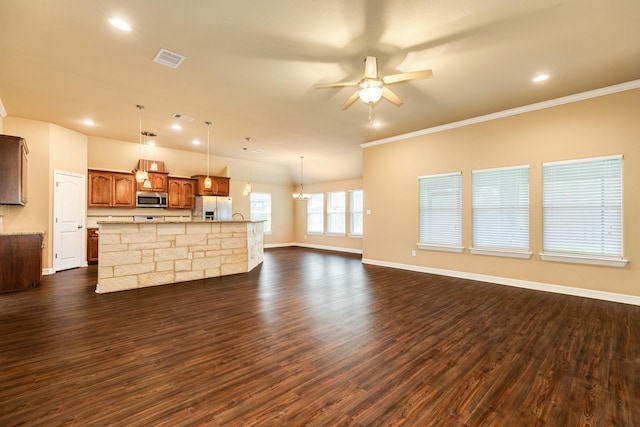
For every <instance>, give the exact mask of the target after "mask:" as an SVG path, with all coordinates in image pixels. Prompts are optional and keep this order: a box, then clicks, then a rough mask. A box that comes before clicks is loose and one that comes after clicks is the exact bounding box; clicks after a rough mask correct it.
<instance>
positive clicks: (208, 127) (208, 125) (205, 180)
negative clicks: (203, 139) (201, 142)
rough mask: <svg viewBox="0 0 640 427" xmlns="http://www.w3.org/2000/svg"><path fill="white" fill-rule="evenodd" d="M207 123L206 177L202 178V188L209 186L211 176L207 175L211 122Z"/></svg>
mask: <svg viewBox="0 0 640 427" xmlns="http://www.w3.org/2000/svg"><path fill="white" fill-rule="evenodd" d="M205 123H206V124H207V177H206V178H205V179H204V188H211V177H210V176H209V150H210V148H209V147H210V146H211V124H212V123H211V122H205Z"/></svg>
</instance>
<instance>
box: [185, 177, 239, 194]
mask: <svg viewBox="0 0 640 427" xmlns="http://www.w3.org/2000/svg"><path fill="white" fill-rule="evenodd" d="M191 178H193V179H196V180H197V182H196V195H197V196H228V195H229V180H230V178H226V177H222V176H210V177H209V178H211V188H205V186H204V180H205V179H206V178H207V176H206V175H194V176H192V177H191Z"/></svg>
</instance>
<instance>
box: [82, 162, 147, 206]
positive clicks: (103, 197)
mask: <svg viewBox="0 0 640 427" xmlns="http://www.w3.org/2000/svg"><path fill="white" fill-rule="evenodd" d="M88 191H89V195H88V198H87V200H88V203H87V205H88V206H89V207H90V208H133V207H135V205H136V204H135V195H136V179H135V176H134V175H133V174H131V173H124V172H108V171H98V170H89V190H88Z"/></svg>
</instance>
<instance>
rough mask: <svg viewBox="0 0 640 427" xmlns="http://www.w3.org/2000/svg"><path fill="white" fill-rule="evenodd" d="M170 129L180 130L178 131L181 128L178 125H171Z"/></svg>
mask: <svg viewBox="0 0 640 427" xmlns="http://www.w3.org/2000/svg"><path fill="white" fill-rule="evenodd" d="M171 129H173V130H180V129H182V126H180V125H179V124H173V125H171Z"/></svg>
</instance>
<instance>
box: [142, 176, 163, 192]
mask: <svg viewBox="0 0 640 427" xmlns="http://www.w3.org/2000/svg"><path fill="white" fill-rule="evenodd" d="M149 182H151V188H144V187H143V185H144V182H136V184H137V189H138V191H153V192H158V193H166V192H167V173H166V172H149Z"/></svg>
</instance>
